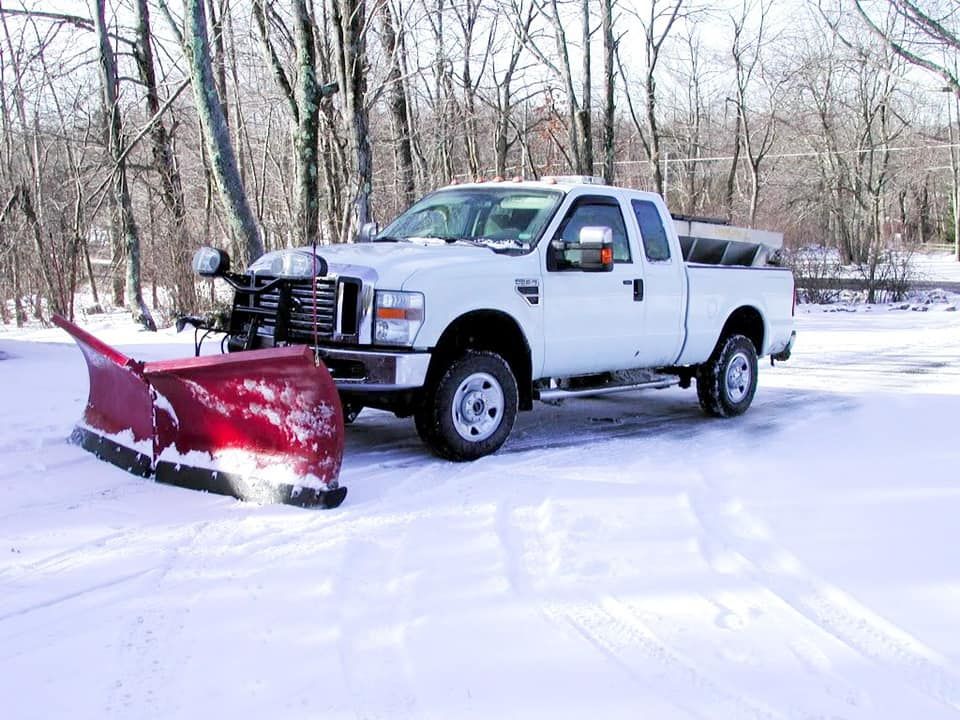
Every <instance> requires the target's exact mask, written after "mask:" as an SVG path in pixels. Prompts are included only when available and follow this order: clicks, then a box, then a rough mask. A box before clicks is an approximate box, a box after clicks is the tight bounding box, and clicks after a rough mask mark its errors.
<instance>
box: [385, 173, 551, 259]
mask: <svg viewBox="0 0 960 720" xmlns="http://www.w3.org/2000/svg"><path fill="white" fill-rule="evenodd" d="M561 198H562V193H560V192H557V191H551V190H530V189H527V188H509V187H490V188H476V187H474V188H451V189H448V190H439V191H437V192H435V193H432V194H430V195H428V196H427V197H425V198H423V200H421V201H420V202H418V203H416V204H415V205H413V206H412V207H410V208H409V209H408V210H407V211H406V212H404V213H403V214H402V215H401V216H400V217H398V218H397V219H396V220H394V221H393V222H392V223H390V224H389V225H388V226H387V227H386V228H384V230H383V232H381V233H380V235H379V236H378V237H377V239H378V240H384V241H386V240H430V239H439V240H445V241H446V242H450V243H453V242H458V241H463V242H471V243H476V244H482V245H485V246H487V247H491V248H493V249H494V250H501V249H502V250H527V249H529V248H530V247H532V245H533V244H534V243H536V241H537V239H538V238H539V237H540V233H542V232H543V229H544V227H546V224H547V222H548V221H549V220H550V217H551V216H552V215H553V212H554V210H556V208H557V205H559V204H560V200H561Z"/></svg>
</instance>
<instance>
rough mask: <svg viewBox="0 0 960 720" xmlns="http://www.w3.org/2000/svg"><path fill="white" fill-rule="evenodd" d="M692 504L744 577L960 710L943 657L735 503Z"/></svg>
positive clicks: (954, 676)
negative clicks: (828, 577) (826, 576)
mask: <svg viewBox="0 0 960 720" xmlns="http://www.w3.org/2000/svg"><path fill="white" fill-rule="evenodd" d="M690 506H691V509H692V510H693V512H694V513H695V515H696V516H697V519H698V520H699V522H700V524H701V526H702V527H703V529H704V531H705V533H706V535H707V537H708V538H709V539H710V540H711V542H714V543H717V544H719V545H720V546H722V547H724V548H727V549H728V554H729V553H731V552H732V553H733V559H734V560H736V561H737V562H738V564H739V565H740V570H739V572H740V573H741V574H743V575H745V576H747V577H749V578H750V579H751V580H753V581H754V582H756V583H758V584H759V585H761V586H763V587H765V588H767V589H769V591H770V592H771V593H773V594H774V595H776V596H777V597H778V598H780V599H781V600H782V601H783V602H784V603H785V604H786V605H788V606H790V607H791V608H793V610H794V611H796V612H797V613H799V614H800V615H802V616H803V617H805V618H806V619H807V620H808V621H810V622H811V623H813V624H814V625H816V626H817V627H818V628H819V629H820V630H822V631H823V632H825V633H827V634H829V635H831V636H833V637H835V638H836V639H837V640H839V641H840V642H842V643H843V644H845V645H846V646H848V647H849V648H851V649H852V650H854V651H855V652H857V653H859V654H860V655H861V656H863V657H865V658H868V659H870V660H871V661H873V662H874V663H876V664H877V665H878V666H880V667H881V668H882V669H883V671H884V674H885V676H886V677H887V679H888V680H889V681H891V682H893V683H897V684H907V685H908V686H910V687H912V688H913V689H914V690H916V691H919V692H920V693H922V694H924V695H926V696H927V697H929V698H932V699H933V700H936V701H937V702H939V703H941V704H943V705H945V706H947V707H949V708H952V709H954V710H960V674H958V672H957V670H955V669H954V668H953V667H951V665H950V663H949V661H948V660H947V659H946V658H945V657H943V656H942V655H941V654H939V653H938V652H936V651H935V650H933V649H932V648H930V647H928V646H926V645H925V644H923V643H922V642H920V641H919V640H917V639H916V638H914V637H912V636H911V635H910V634H909V633H907V632H906V631H904V630H903V629H901V628H899V627H897V626H896V625H894V624H893V623H891V622H889V621H887V620H885V619H884V618H882V617H880V616H879V615H877V614H876V613H874V612H873V611H872V610H870V609H869V608H868V607H867V606H865V605H863V604H861V603H860V602H858V601H857V600H856V599H855V598H853V597H851V596H850V595H848V594H847V593H845V592H843V591H842V590H840V589H839V588H836V587H834V586H832V585H830V584H828V583H826V582H824V581H822V580H820V579H818V578H817V577H815V576H814V575H813V574H812V573H810V572H809V571H807V570H806V569H804V568H803V567H802V564H801V563H800V562H799V560H798V559H797V558H796V557H795V556H793V555H792V554H790V553H789V552H788V551H787V550H786V549H784V548H783V547H781V546H779V545H778V544H777V543H776V542H775V541H773V540H769V539H767V538H766V533H765V532H764V531H763V528H762V526H761V525H760V524H759V523H757V522H756V521H755V520H754V519H753V518H752V517H750V516H749V515H748V514H747V513H746V512H744V511H743V509H742V508H741V507H740V506H739V505H738V504H736V503H730V502H727V503H724V502H723V501H722V500H720V499H719V498H718V497H716V496H715V494H714V493H713V492H712V491H711V490H710V489H702V490H695V491H692V492H691V495H690Z"/></svg>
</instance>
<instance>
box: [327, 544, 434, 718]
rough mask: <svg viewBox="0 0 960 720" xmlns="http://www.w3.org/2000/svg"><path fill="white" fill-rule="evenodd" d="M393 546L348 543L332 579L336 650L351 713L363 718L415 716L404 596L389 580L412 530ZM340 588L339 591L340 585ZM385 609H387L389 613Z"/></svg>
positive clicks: (393, 573)
mask: <svg viewBox="0 0 960 720" xmlns="http://www.w3.org/2000/svg"><path fill="white" fill-rule="evenodd" d="M399 530H400V534H401V535H402V537H400V538H396V536H394V538H395V539H396V540H397V542H396V543H395V544H393V546H387V545H384V544H382V543H374V542H373V541H371V540H358V541H356V542H352V543H349V544H348V545H347V546H346V548H345V551H344V556H343V562H342V565H341V567H340V569H339V570H338V572H337V575H336V576H335V578H333V584H334V588H335V590H334V592H335V594H336V595H337V597H338V598H339V608H340V616H339V639H338V641H337V651H338V655H339V663H340V669H341V672H342V674H343V686H344V689H345V690H346V691H347V693H348V694H349V696H350V700H351V702H350V706H349V710H350V711H352V712H353V714H355V715H356V716H357V717H358V718H364V719H371V720H372V719H374V718H384V719H388V718H391V719H392V718H408V717H414V716H415V715H416V709H417V697H416V693H415V692H414V690H413V683H412V678H413V672H412V668H411V663H410V658H409V653H408V652H407V648H406V629H407V628H406V624H405V623H404V622H402V621H401V620H400V618H399V617H398V614H399V606H400V605H402V604H403V600H402V598H393V599H387V598H386V597H385V596H386V595H387V594H388V593H392V594H397V593H396V588H391V587H390V585H391V583H390V582H389V581H388V582H387V587H385V586H384V580H385V579H386V578H393V577H395V575H396V574H397V572H398V568H399V559H400V557H401V555H402V548H403V543H405V542H406V535H407V528H406V527H403V528H399ZM337 586H339V587H337ZM385 609H386V610H385Z"/></svg>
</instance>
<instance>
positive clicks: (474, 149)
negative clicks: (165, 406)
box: [0, 0, 960, 327]
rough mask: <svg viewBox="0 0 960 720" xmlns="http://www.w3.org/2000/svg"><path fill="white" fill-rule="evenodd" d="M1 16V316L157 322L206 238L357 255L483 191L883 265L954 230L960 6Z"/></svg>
mask: <svg viewBox="0 0 960 720" xmlns="http://www.w3.org/2000/svg"><path fill="white" fill-rule="evenodd" d="M0 23H2V28H0V30H2V37H0V300H2V302H0V314H2V318H0V319H2V322H3V323H17V324H18V325H19V324H20V323H22V322H24V321H25V320H26V318H27V317H28V316H30V315H32V316H34V317H39V318H41V319H43V318H46V317H47V316H48V314H49V313H51V312H61V313H64V314H67V315H71V316H72V315H73V314H74V313H75V312H77V311H78V310H84V311H92V310H95V309H97V307H98V306H99V307H103V306H106V305H108V304H112V305H115V306H126V307H128V308H130V310H131V311H132V312H133V313H134V315H135V316H136V317H137V318H138V319H139V320H140V321H141V322H143V323H144V325H146V326H148V327H149V326H153V325H154V323H155V322H164V323H165V322H168V321H169V320H170V319H171V318H172V317H174V316H175V315H176V314H178V313H186V312H192V311H195V310H197V309H198V308H199V307H203V306H205V305H209V304H210V303H211V302H212V297H210V296H209V291H208V289H207V285H206V284H198V283H197V282H196V278H195V277H194V276H193V275H192V272H191V271H190V268H189V261H190V258H191V256H192V253H193V251H194V250H195V249H196V248H197V247H198V246H199V245H201V244H214V245H217V246H220V247H223V248H225V249H227V250H229V251H230V253H231V254H232V256H233V258H234V263H235V265H237V266H242V265H244V264H245V263H246V262H248V261H249V260H250V259H252V258H254V257H256V256H257V255H259V254H260V253H262V252H264V250H270V249H275V248H280V247H287V246H296V245H305V244H311V243H314V242H317V243H320V244H324V243H334V242H349V241H351V240H352V239H353V237H354V236H355V233H356V231H357V228H358V227H359V226H360V225H361V224H362V223H364V222H366V221H368V220H377V221H380V222H381V223H382V222H385V221H388V220H389V219H390V218H391V217H392V216H394V215H395V214H396V213H398V212H399V211H401V210H402V209H403V208H404V207H406V206H407V205H409V204H410V203H411V202H413V201H414V200H415V199H416V198H417V197H418V196H419V195H421V194H423V193H424V192H427V191H429V190H431V189H433V188H436V187H438V186H442V185H445V184H447V183H449V182H451V181H464V180H473V179H475V178H492V177H495V176H499V177H503V178H509V177H514V176H521V177H524V178H540V177H544V176H548V175H555V174H567V173H575V174H588V175H599V176H603V177H604V178H606V179H607V181H609V182H613V183H617V184H622V185H626V186H630V187H636V188H641V189H649V190H654V191H657V192H660V193H662V194H664V195H665V196H666V198H667V202H668V204H669V206H670V207H671V209H672V210H674V211H675V212H682V213H685V214H692V215H705V216H713V217H723V218H727V219H729V220H731V221H733V222H734V223H737V224H744V225H752V226H756V227H765V228H771V229H777V230H782V231H784V232H785V233H786V237H787V241H788V244H789V246H790V247H793V248H802V247H807V246H821V247H829V248H833V249H835V250H836V251H837V253H838V257H839V259H840V260H841V261H842V262H844V263H854V264H858V265H860V266H861V267H864V268H867V269H868V271H871V268H872V269H873V270H872V271H873V272H875V271H876V268H877V267H879V266H881V265H882V263H884V262H887V261H888V260H889V258H891V257H897V256H899V255H898V253H902V252H909V251H910V250H911V249H914V248H916V247H921V246H924V245H932V244H954V247H956V243H957V241H958V236H960V233H958V212H957V209H958V205H960V146H958V127H960V82H958V78H960V72H958V56H960V3H957V2H956V1H955V0H808V1H807V2H805V3H794V2H791V1H788V0H742V1H740V2H726V3H725V2H709V3H706V2H700V3H698V2H693V1H692V0H636V1H633V2H631V1H628V0H482V1H481V0H89V2H83V1H82V0H75V1H74V2H68V1H66V0H64V1H63V2H57V1H56V0H47V1H45V2H40V1H37V2H30V1H29V0H23V1H22V2H21V1H14V0H0ZM334 83H335V84H336V85H335V86H334V85H333V84H334ZM337 89H338V91H336V90H337ZM954 252H957V250H956V249H955V250H954ZM958 257H960V256H958ZM81 286H83V287H85V288H86V292H85V293H84V295H83V297H84V298H85V300H84V301H83V305H84V307H82V308H78V307H75V302H76V301H75V297H76V296H77V291H78V289H79V288H80V287H81Z"/></svg>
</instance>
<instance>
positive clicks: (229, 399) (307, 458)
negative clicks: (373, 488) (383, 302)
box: [53, 316, 347, 507]
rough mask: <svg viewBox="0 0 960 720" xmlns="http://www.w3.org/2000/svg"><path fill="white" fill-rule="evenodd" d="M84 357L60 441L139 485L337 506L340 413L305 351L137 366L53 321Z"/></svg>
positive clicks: (330, 387) (327, 382)
mask: <svg viewBox="0 0 960 720" xmlns="http://www.w3.org/2000/svg"><path fill="white" fill-rule="evenodd" d="M53 320H54V322H55V323H56V324H57V325H58V326H60V327H61V328H63V329H64V330H66V331H67V332H68V333H70V335H71V336H72V337H73V339H74V340H76V342H77V345H79V346H80V350H81V351H82V352H83V356H84V358H85V359H86V361H87V369H88V371H89V375H90V395H89V399H88V401H87V407H86V410H85V411H84V415H83V420H82V422H81V423H80V424H78V425H77V427H76V429H75V430H74V432H73V434H72V435H71V440H72V441H74V442H76V443H77V444H79V445H81V446H82V447H83V448H85V449H86V450H88V451H90V452H92V453H93V454H94V455H96V456H97V457H98V458H100V459H102V460H106V461H107V462H111V463H113V464H114V465H117V466H119V467H122V468H123V469H125V470H128V471H130V472H132V473H134V474H136V475H140V476H141V477H150V476H151V475H153V476H155V478H156V480H157V481H158V482H163V483H168V484H171V485H178V486H180V487H187V488H192V489H195V490H207V491H210V492H215V493H219V494H222V495H232V496H233V497H236V498H239V499H241V500H250V501H253V502H280V503H288V504H291V505H300V506H304V507H306V506H316V505H319V506H322V507H336V506H338V505H339V504H340V503H341V502H343V498H344V496H346V494H347V489H346V488H344V487H340V486H339V485H338V483H337V477H338V475H339V472H340V463H341V460H342V458H343V415H342V412H341V408H340V400H339V396H338V395H337V389H336V386H335V385H334V382H333V379H332V378H331V377H330V373H329V372H327V369H326V368H325V367H324V366H323V364H319V365H317V364H316V363H315V362H314V358H313V353H312V351H311V350H310V348H308V347H306V346H291V347H284V348H273V349H268V350H251V351H246V352H237V353H231V354H229V355H217V356H204V357H196V358H186V359H182V360H162V361H157V362H140V361H138V360H134V359H133V358H129V357H127V356H126V355H124V354H123V353H121V352H119V351H118V350H116V349H114V348H112V347H110V346H109V345H107V344H106V343H104V342H102V341H101V340H98V339H97V338H96V337H94V336H93V335H91V334H90V333H88V332H86V331H85V330H83V329H81V328H79V327H77V326H76V325H74V324H73V323H71V322H69V321H68V320H66V319H64V318H62V317H59V316H55V317H54V319H53Z"/></svg>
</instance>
